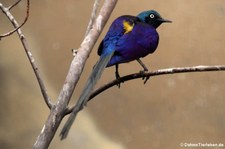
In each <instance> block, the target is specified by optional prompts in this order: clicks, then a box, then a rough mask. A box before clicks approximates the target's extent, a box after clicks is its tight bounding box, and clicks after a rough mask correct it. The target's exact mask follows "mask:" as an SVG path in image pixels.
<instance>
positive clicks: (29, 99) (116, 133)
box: [0, 0, 225, 149]
mask: <svg viewBox="0 0 225 149" xmlns="http://www.w3.org/2000/svg"><path fill="white" fill-rule="evenodd" d="M1 2H2V3H3V4H5V5H10V4H11V3H12V2H13V1H12V0H1ZM92 2H93V1H91V0H83V1H81V0H77V1H73V0H67V1H60V0H45V1H44V0H43V1H31V10H30V11H31V14H30V18H29V21H28V22H27V24H26V25H25V26H24V27H23V32H24V34H25V36H26V37H27V39H28V42H29V45H30V47H31V49H32V52H33V54H34V57H35V58H36V62H37V63H38V65H39V67H40V71H41V73H42V76H43V77H44V80H45V81H46V83H47V87H48V90H49V93H50V95H51V97H52V98H53V99H56V97H57V95H58V93H59V90H60V89H61V86H62V84H63V81H64V78H65V75H66V73H67V70H68V67H69V64H70V61H71V59H72V56H71V49H72V48H77V47H79V44H80V42H81V41H82V38H83V36H84V33H85V29H86V26H87V23H88V21H89V16H90V13H91V9H92ZM24 6H25V2H23V3H21V4H20V5H19V6H17V8H14V9H13V11H12V12H13V14H14V15H15V17H16V18H17V19H18V20H20V21H19V22H22V20H23V16H24V14H25V7H24ZM148 9H155V10H158V11H159V12H160V14H161V15H162V16H163V17H164V18H166V19H171V20H172V21H173V23H172V24H164V25H162V26H160V27H159V29H158V31H159V34H160V44H159V47H158V50H157V51H156V52H155V53H154V54H153V55H150V56H148V57H146V58H144V59H143V61H144V62H145V64H146V65H147V66H148V67H149V69H151V70H156V69H161V68H168V67H182V66H194V65H217V64H225V58H224V55H225V49H224V47H225V41H224V40H225V39H224V35H225V28H224V26H225V2H224V0H213V1H212V0H198V1H196V0H170V1H165V0H145V1H143V0H141V1H136V0H132V1H131V0H123V1H119V2H118V4H117V7H116V9H115V10H114V12H113V14H112V16H111V18H110V20H109V22H108V23H107V26H106V28H105V29H104V32H103V34H102V36H101V39H102V38H103V35H105V32H106V31H107V28H108V26H109V25H110V23H111V22H112V20H113V19H115V18H116V17H118V16H120V15H123V14H131V15H136V14H138V13H139V12H141V11H143V10H148ZM10 27H11V25H10V23H9V22H8V20H7V19H6V18H5V16H4V15H3V14H2V13H0V32H1V33H4V32H7V31H8V30H10V29H11V28H10ZM99 42H100V40H99V41H98V43H97V44H96V47H95V48H94V50H93V52H92V54H91V56H90V58H89V59H88V63H87V65H86V67H85V70H84V73H83V76H82V78H81V80H80V82H79V85H78V87H77V89H76V91H75V94H74V97H73V98H72V102H73V103H74V102H75V100H76V99H77V97H78V96H79V93H80V91H81V89H82V88H83V86H84V83H85V82H86V79H87V77H88V75H89V73H90V72H91V70H92V67H93V65H94V64H95V62H96V61H97V59H98V56H97V54H96V50H97V46H98V44H99ZM139 70H140V66H139V65H138V64H137V63H136V62H132V63H129V64H123V65H121V66H120V73H121V75H126V74H130V73H134V72H138V71H139ZM224 76H225V74H224V72H206V73H191V74H176V75H167V76H160V77H153V78H151V79H150V81H149V82H148V83H147V84H146V85H143V81H142V80H141V79H139V80H134V81H130V82H127V83H126V84H122V86H121V88H120V89H118V88H117V87H113V88H111V89H110V90H107V91H106V92H104V93H102V94H101V95H99V96H97V97H96V98H95V99H94V100H93V101H91V102H90V103H89V104H88V108H86V109H85V110H84V111H82V112H81V113H80V114H79V116H78V117H77V121H76V123H75V125H74V127H73V129H72V131H71V133H70V135H69V137H68V139H67V140H66V141H63V142H60V141H59V137H58V134H57V136H56V137H55V138H54V140H53V142H52V144H51V146H50V148H66V149H68V148H76V149H95V148H96V149H106V148H107V149H110V148H112V149H123V148H124V149H136V148H141V149H142V148H143V149H146V148H155V149H164V148H167V149H179V148H181V147H180V145H179V144H180V143H182V142H184V143H185V142H187V143H189V142H192V143H198V142H202V143H206V142H207V143H210V142H211V143H223V144H224V145H225V141H224V140H225V127H224V126H225V92H224V90H225V77H224ZM112 79H114V68H113V67H112V68H108V69H107V70H106V71H105V72H104V74H103V76H102V78H101V80H100V81H99V83H98V86H100V85H102V84H104V83H106V82H108V81H110V80H112ZM48 114H49V110H48V109H47V107H46V105H45V104H44V101H43V99H42V96H41V93H40V90H39V88H38V84H37V81H36V79H35V77H34V74H33V72H32V70H31V66H30V64H29V63H28V60H27V58H26V56H25V53H24V51H23V48H22V46H21V43H20V41H19V40H18V37H17V36H16V35H13V36H11V37H8V38H4V39H3V40H2V41H0V148H4V149H11V148H21V149H24V148H31V147H32V144H34V142H35V140H36V137H37V136H38V134H39V132H40V131H41V129H42V126H43V124H44V122H45V120H46V118H47V116H48ZM64 122H65V121H64Z"/></svg>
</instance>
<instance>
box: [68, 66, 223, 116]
mask: <svg viewBox="0 0 225 149" xmlns="http://www.w3.org/2000/svg"><path fill="white" fill-rule="evenodd" d="M206 71H225V65H217V66H193V67H178V68H167V69H160V70H155V71H151V72H146V73H143V72H140V73H134V74H130V75H126V76H124V77H121V78H119V79H115V80H113V81H111V82H109V83H107V84H105V85H103V86H101V87H99V88H98V89H96V90H95V91H94V92H93V93H92V94H91V96H90V98H89V100H88V101H90V100H91V99H93V98H94V97H95V96H97V95H98V94H100V93H102V92H103V91H105V90H107V89H109V88H111V87H113V86H115V85H117V84H119V83H124V82H126V81H129V80H134V79H139V78H149V77H153V76H159V75H168V74H177V73H189V72H206ZM74 107H75V106H74ZM74 107H72V108H69V109H68V110H67V111H66V114H70V113H71V112H72V110H73V109H74ZM80 110H82V109H80Z"/></svg>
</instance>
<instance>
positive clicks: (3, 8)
mask: <svg viewBox="0 0 225 149" xmlns="http://www.w3.org/2000/svg"><path fill="white" fill-rule="evenodd" d="M20 1H21V0H18V1H17V2H16V3H15V4H13V5H11V6H9V7H8V8H5V7H4V6H3V5H2V4H1V3H0V8H1V10H2V12H3V13H5V14H6V15H7V12H9V10H10V9H12V8H13V7H14V6H16V5H17V4H18V3H19V2H20ZM29 10H30V9H29V0H27V12H26V17H25V19H24V21H23V23H22V24H21V25H19V26H18V27H16V28H14V29H13V30H11V31H9V32H7V33H5V34H3V35H0V40H1V38H4V37H7V36H10V35H12V34H13V33H14V32H16V31H17V30H18V29H20V28H21V27H22V26H23V25H24V24H25V23H26V22H27V20H28V17H29Z"/></svg>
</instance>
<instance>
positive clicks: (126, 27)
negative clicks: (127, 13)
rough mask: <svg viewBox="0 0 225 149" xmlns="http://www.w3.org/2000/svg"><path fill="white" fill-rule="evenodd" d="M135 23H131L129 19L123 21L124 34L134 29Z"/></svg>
mask: <svg viewBox="0 0 225 149" xmlns="http://www.w3.org/2000/svg"><path fill="white" fill-rule="evenodd" d="M133 27H134V23H132V24H130V22H128V21H123V28H124V30H125V32H124V34H127V33H129V32H131V31H132V30H133Z"/></svg>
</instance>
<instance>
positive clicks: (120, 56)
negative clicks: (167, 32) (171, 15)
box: [60, 10, 171, 139]
mask: <svg viewBox="0 0 225 149" xmlns="http://www.w3.org/2000/svg"><path fill="white" fill-rule="evenodd" d="M164 22H171V21H169V20H165V19H163V18H162V17H161V16H160V14H159V13H158V12H156V11H154V10H149V11H144V12H141V13H140V14H139V15H137V16H129V15H126V16H121V17H119V18H117V19H116V20H115V21H114V22H113V23H112V25H111V26H110V28H109V31H108V32H107V34H106V36H105V38H104V39H103V40H102V42H101V44H100V46H99V49H98V55H100V59H99V60H98V62H97V63H96V64H95V66H94V68H93V71H92V73H91V75H90V77H89V78H88V80H87V83H86V85H85V87H84V90H83V91H82V93H81V95H80V97H79V99H78V101H77V103H76V106H75V108H74V109H73V111H72V113H71V115H70V117H69V118H68V120H67V122H66V124H65V125H64V127H63V129H62V131H61V133H60V135H61V139H64V138H66V136H67V134H68V132H69V129H70V127H71V126H72V123H73V121H74V120H75V117H76V115H77V113H78V112H79V111H80V110H81V109H82V108H83V107H84V105H86V103H87V101H88V99H89V97H90V94H91V92H92V90H93V88H94V86H95V84H96V83H97V81H98V79H99V78H100V77H101V74H102V73H103V70H104V69H105V67H110V66H112V65H115V66H116V77H117V78H118V77H119V74H118V64H121V63H127V62H130V61H133V60H137V61H138V62H139V63H140V65H141V66H142V67H143V68H144V71H147V70H148V69H147V68H146V66H145V65H144V64H143V62H141V60H140V58H142V57H145V56H147V55H148V54H150V53H153V52H154V51H155V50H156V48H157V46H158V42H159V35H158V33H157V31H156V28H157V27H158V26H160V24H162V23H164Z"/></svg>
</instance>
